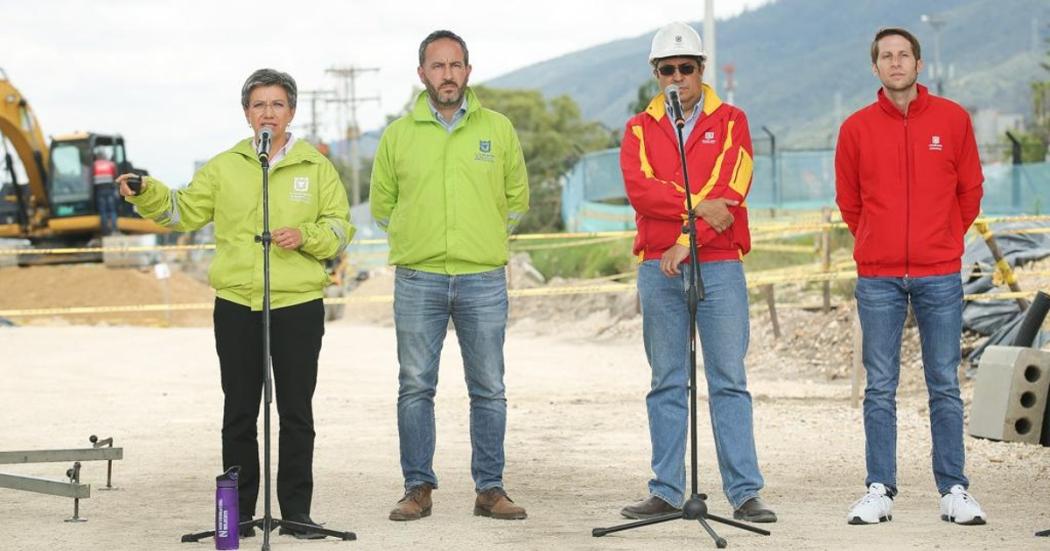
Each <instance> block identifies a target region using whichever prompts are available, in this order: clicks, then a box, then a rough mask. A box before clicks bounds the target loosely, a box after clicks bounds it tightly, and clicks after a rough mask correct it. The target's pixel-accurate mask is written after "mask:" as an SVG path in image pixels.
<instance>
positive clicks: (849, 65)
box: [486, 0, 1050, 147]
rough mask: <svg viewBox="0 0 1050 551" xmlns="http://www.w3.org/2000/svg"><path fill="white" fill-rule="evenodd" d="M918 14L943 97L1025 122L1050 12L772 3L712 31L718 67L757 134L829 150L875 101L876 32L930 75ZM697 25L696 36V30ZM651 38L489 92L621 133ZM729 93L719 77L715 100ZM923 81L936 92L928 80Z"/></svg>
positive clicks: (1024, 4)
mask: <svg viewBox="0 0 1050 551" xmlns="http://www.w3.org/2000/svg"><path fill="white" fill-rule="evenodd" d="M698 5H699V4H698ZM698 9H699V8H698ZM922 14H935V15H936V16H938V17H939V18H942V19H944V20H945V21H946V25H945V27H944V28H943V30H942V32H941V58H942V61H943V63H944V65H945V67H946V68H947V67H950V78H949V79H947V80H946V83H945V88H944V95H945V96H948V97H950V98H952V99H954V100H956V101H958V102H960V103H962V104H963V105H965V106H967V107H969V108H994V109H997V110H998V111H1000V112H1018V113H1022V114H1025V115H1028V114H1029V113H1030V110H1031V107H1030V105H1029V103H1030V100H1029V83H1030V82H1031V81H1032V80H1035V79H1044V78H1046V77H1047V73H1046V72H1045V71H1044V70H1043V69H1042V68H1041V67H1040V66H1039V61H1040V59H1042V58H1043V56H1044V54H1045V51H1046V49H1047V43H1046V42H1045V41H1044V40H1043V39H1042V38H1038V39H1037V40H1033V38H1034V37H1033V34H1035V32H1036V31H1037V32H1038V33H1040V34H1042V35H1043V36H1045V35H1046V34H1047V31H1048V28H1050V27H1048V24H1050V1H1047V0H936V1H935V0H848V1H847V0H778V1H776V2H774V3H772V4H769V5H766V6H763V7H761V8H759V9H756V10H753V11H749V12H745V13H743V14H741V15H739V16H737V17H734V18H732V19H728V20H723V21H719V22H718V35H717V36H718V63H719V64H720V65H724V64H726V63H732V64H734V65H735V67H736V83H737V84H736V92H735V103H736V104H737V105H739V106H740V107H742V108H744V109H745V111H747V113H748V116H749V118H750V120H751V126H752V129H753V131H757V129H758V128H759V127H761V126H763V125H766V126H769V127H770V128H771V129H773V131H774V132H776V133H777V134H778V136H779V138H780V139H781V140H782V143H786V144H788V145H791V146H795V147H827V146H829V145H830V140H831V139H833V136H834V135H835V131H836V129H837V126H838V123H839V121H840V120H841V119H842V118H843V117H845V116H846V115H848V114H849V113H851V112H852V111H854V110H856V109H857V108H859V107H861V106H863V105H865V104H867V103H869V102H871V101H872V100H873V98H874V94H875V91H876V89H877V87H878V81H877V80H876V79H875V77H873V76H872V74H871V69H870V58H869V54H868V47H869V44H870V41H871V37H872V35H873V34H874V32H875V30H876V29H878V28H879V27H885V26H903V27H906V28H908V29H910V30H912V31H913V32H915V33H916V35H917V36H918V37H919V40H920V41H921V42H922V46H923V52H922V53H923V58H924V61H925V62H926V63H927V64H928V66H927V71H928V69H929V65H930V64H932V63H933V62H934V33H933V30H932V29H931V28H930V27H929V26H928V25H927V24H925V23H922V22H921V21H920V16H921V15H922ZM1033 20H1034V21H1035V22H1036V23H1035V25H1036V27H1033ZM693 25H694V26H695V27H696V28H697V29H702V24H701V22H699V21H694V22H693ZM640 31H642V30H640ZM654 31H655V29H645V30H644V32H642V33H641V34H640V35H639V36H637V37H635V38H629V39H624V40H618V41H615V42H610V43H607V44H603V45H600V46H596V47H593V48H589V49H586V50H582V51H578V52H574V53H570V54H567V55H565V56H562V57H559V58H556V59H552V60H549V61H545V62H542V63H538V64H535V65H531V66H529V67H525V68H523V69H520V70H518V71H514V72H512V73H509V74H506V75H503V76H501V77H498V78H495V79H493V80H491V81H488V82H486V84H487V85H490V86H493V87H504V88H537V89H539V90H541V91H542V92H543V93H544V94H545V95H547V96H555V95H560V94H568V95H570V96H572V98H573V99H575V100H576V102H577V103H579V105H580V108H581V110H582V112H583V114H584V116H585V117H587V118H590V119H594V120H598V121H600V122H602V123H603V124H605V125H606V126H608V127H610V128H616V129H619V128H620V127H622V125H623V123H624V121H625V120H626V119H627V117H628V116H629V113H628V112H627V105H629V104H630V103H631V102H632V101H633V100H634V98H635V96H636V94H637V89H638V86H639V85H640V84H641V83H643V82H644V81H645V80H646V79H647V78H651V76H650V71H649V67H648V65H647V63H646V58H647V56H648V52H649V43H650V40H651V37H652V34H653V32H654ZM1033 43H1034V44H1033ZM1033 46H1034V48H1033ZM708 70H709V71H710V70H711V68H709V69H708ZM724 81H725V79H724V75H721V74H720V75H719V87H720V88H722V87H723V86H724V84H725V82H724ZM920 81H921V82H924V83H927V84H929V83H930V82H932V81H931V79H930V78H929V73H928V72H927V73H926V74H925V75H924V76H921V77H920ZM720 93H721V94H723V96H724V91H723V90H720Z"/></svg>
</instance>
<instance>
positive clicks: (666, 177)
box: [620, 84, 753, 262]
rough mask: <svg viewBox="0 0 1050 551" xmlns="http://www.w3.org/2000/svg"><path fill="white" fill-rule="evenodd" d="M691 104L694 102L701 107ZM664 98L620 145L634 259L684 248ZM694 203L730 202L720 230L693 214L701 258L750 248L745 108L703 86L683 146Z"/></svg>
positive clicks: (677, 166)
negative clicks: (631, 209) (633, 227)
mask: <svg viewBox="0 0 1050 551" xmlns="http://www.w3.org/2000/svg"><path fill="white" fill-rule="evenodd" d="M697 107H700V106H699V105H698V106H697ZM665 111H666V107H665V106H664V95H663V94H662V93H661V94H659V95H657V96H656V97H655V98H653V100H652V102H650V103H649V107H647V108H646V110H645V111H644V112H642V113H638V114H637V115H635V116H634V117H632V118H631V119H630V120H629V121H627V130H626V132H625V133H624V137H623V143H622V145H621V146H620V168H621V169H622V170H623V180H624V185H625V186H626V188H627V198H628V200H630V202H631V205H632V206H633V207H634V210H635V222H636V223H637V226H638V234H637V236H636V237H635V240H634V253H635V254H636V255H638V258H639V260H650V259H658V258H660V256H661V255H662V254H663V253H664V252H665V251H666V250H667V249H669V248H671V246H672V245H674V244H675V243H676V242H677V243H681V244H683V245H686V246H688V245H689V237H688V236H687V235H684V234H683V233H682V225H683V221H684V220H685V218H686V212H687V211H686V207H685V188H684V186H683V183H682V182H683V178H682V168H681V161H680V157H679V153H678V137H677V130H676V129H675V128H674V125H673V123H672V121H671V119H670V117H667V116H666V113H665ZM685 151H686V162H687V163H688V172H689V189H690V192H691V193H692V194H693V196H692V201H693V206H694V207H695V206H696V204H697V203H698V202H699V201H701V200H703V199H715V198H719V197H723V198H727V199H735V200H737V201H739V202H740V205H739V206H736V207H730V208H729V210H730V212H731V213H732V215H733V223H732V225H730V226H729V227H728V228H726V230H725V231H723V232H722V233H718V232H716V231H715V230H714V229H712V228H711V226H709V225H708V224H707V223H706V222H704V221H703V220H702V219H700V218H697V222H696V229H697V245H698V248H699V251H700V254H699V259H700V261H701V262H709V261H712V260H740V259H741V258H743V255H745V254H747V252H748V251H749V250H751V234H750V232H749V231H748V227H747V207H746V206H745V203H744V199H745V198H746V197H747V192H748V190H749V189H750V188H751V171H752V167H753V161H752V150H751V132H750V131H749V130H748V127H747V117H745V116H744V112H743V111H741V110H740V109H737V108H736V107H733V106H732V105H729V104H728V103H722V101H721V100H720V99H719V98H718V96H717V95H716V94H715V91H714V90H713V89H711V87H709V86H707V85H706V84H705V85H704V103H703V113H701V115H700V120H698V121H697V123H696V126H695V127H694V128H693V131H692V133H691V134H690V135H689V138H688V139H687V140H686V143H685Z"/></svg>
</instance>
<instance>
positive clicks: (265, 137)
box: [256, 126, 273, 162]
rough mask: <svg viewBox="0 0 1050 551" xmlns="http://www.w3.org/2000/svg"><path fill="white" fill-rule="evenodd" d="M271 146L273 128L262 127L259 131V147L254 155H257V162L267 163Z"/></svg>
mask: <svg viewBox="0 0 1050 551" xmlns="http://www.w3.org/2000/svg"><path fill="white" fill-rule="evenodd" d="M271 145H273V127H270V126H264V127H262V130H260V131H259V147H258V149H257V150H256V153H258V154H259V161H266V162H269V160H270V146H271Z"/></svg>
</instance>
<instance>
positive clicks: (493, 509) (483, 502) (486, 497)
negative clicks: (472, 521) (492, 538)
mask: <svg viewBox="0 0 1050 551" xmlns="http://www.w3.org/2000/svg"><path fill="white" fill-rule="evenodd" d="M474 516H476V517H479V516H480V517H491V518H498V519H501V520H521V519H523V518H525V517H526V514H525V508H524V507H520V506H518V505H515V504H514V502H513V501H511V499H510V498H509V497H507V492H505V491H503V488H489V489H488V490H485V491H483V492H480V493H478V498H477V499H475V500H474Z"/></svg>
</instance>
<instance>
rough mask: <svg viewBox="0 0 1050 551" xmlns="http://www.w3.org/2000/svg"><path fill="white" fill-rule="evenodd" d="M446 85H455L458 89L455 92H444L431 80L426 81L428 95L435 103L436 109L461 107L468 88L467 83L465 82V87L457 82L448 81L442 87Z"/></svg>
mask: <svg viewBox="0 0 1050 551" xmlns="http://www.w3.org/2000/svg"><path fill="white" fill-rule="evenodd" d="M446 84H452V85H454V86H455V87H456V89H455V91H452V92H442V91H441V90H439V89H438V87H435V86H434V85H433V84H432V83H431V82H430V81H429V80H428V81H426V87H427V95H428V96H430V101H432V102H434V106H435V107H446V108H447V107H459V105H460V104H461V103H462V102H463V90H464V89H465V88H466V87H467V83H466V81H464V82H463V86H460V85H459V83H457V82H455V81H452V80H446V81H443V82H442V83H441V86H444V85H446Z"/></svg>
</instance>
